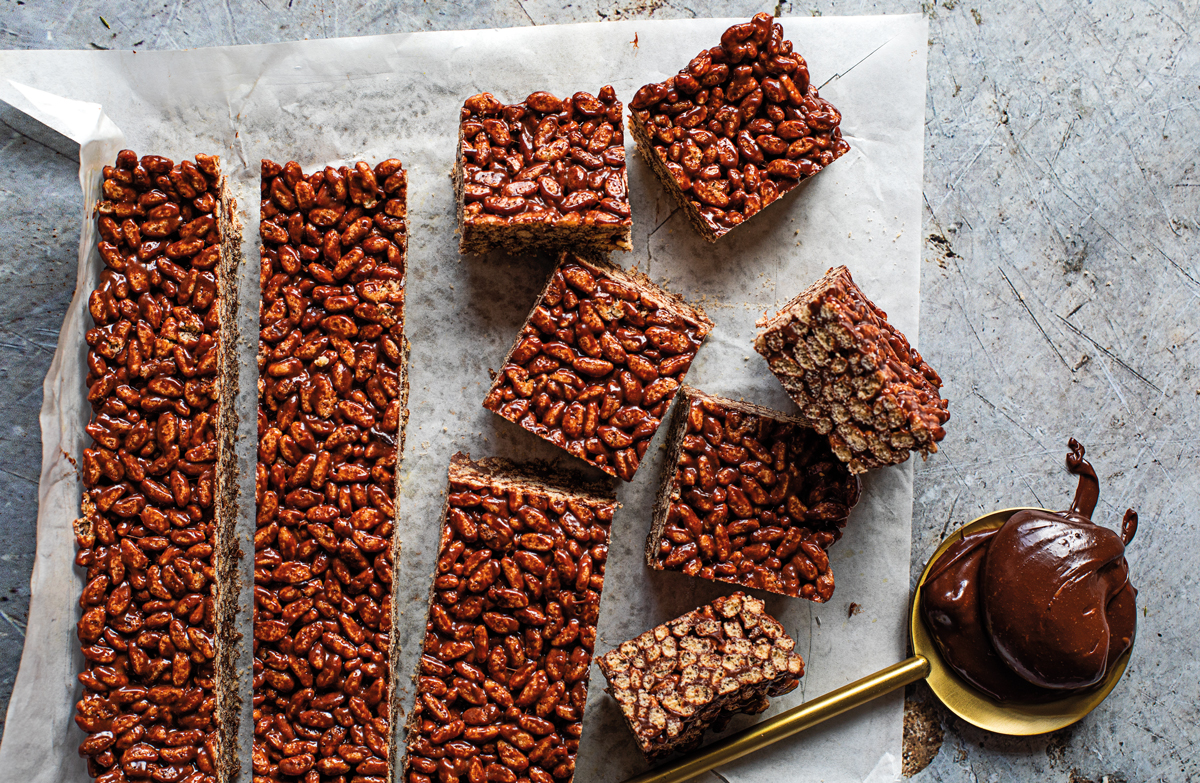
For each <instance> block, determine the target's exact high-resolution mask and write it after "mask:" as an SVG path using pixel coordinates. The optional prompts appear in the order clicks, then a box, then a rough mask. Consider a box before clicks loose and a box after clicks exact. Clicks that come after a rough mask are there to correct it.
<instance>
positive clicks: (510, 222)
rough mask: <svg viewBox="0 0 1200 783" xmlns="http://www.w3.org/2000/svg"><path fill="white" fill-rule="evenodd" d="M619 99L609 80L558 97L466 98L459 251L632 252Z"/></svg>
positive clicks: (458, 185)
mask: <svg viewBox="0 0 1200 783" xmlns="http://www.w3.org/2000/svg"><path fill="white" fill-rule="evenodd" d="M621 111H622V105H621V102H620V101H618V100H617V95H616V93H615V92H614V91H613V88H612V87H604V88H603V89H602V90H600V94H599V95H598V96H594V95H591V94H590V93H586V92H577V93H575V94H574V95H572V96H571V97H570V98H564V99H562V100H559V99H558V98H556V97H554V96H553V95H551V94H550V93H548V92H535V93H533V94H532V95H530V96H529V97H528V98H526V99H525V100H524V101H522V102H521V103H515V104H512V105H511V106H505V105H504V104H503V103H501V102H500V101H499V100H497V99H496V97H495V96H493V95H492V94H491V93H487V92H485V93H480V94H479V95H474V96H472V97H470V98H468V99H467V101H466V103H465V104H463V108H462V115H461V123H460V125H459V133H458V164H457V165H456V166H455V169H454V191H455V195H456V196H457V198H458V222H459V229H460V232H461V240H460V244H459V251H460V252H462V253H487V252H488V251H490V250H494V249H500V250H503V251H505V252H507V253H517V252H520V251H523V250H531V249H555V248H566V247H571V248H573V249H578V250H589V251H594V252H600V253H608V252H611V251H613V250H618V249H620V250H629V249H630V244H629V232H630V227H631V226H632V225H633V221H632V219H631V217H630V211H629V194H628V191H629V180H628V177H627V175H626V172H625V133H624V125H623V122H622V117H621Z"/></svg>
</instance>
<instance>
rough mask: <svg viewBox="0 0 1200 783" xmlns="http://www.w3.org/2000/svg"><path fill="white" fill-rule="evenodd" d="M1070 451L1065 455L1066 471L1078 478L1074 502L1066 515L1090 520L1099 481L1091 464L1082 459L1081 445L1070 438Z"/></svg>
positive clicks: (1096, 499)
mask: <svg viewBox="0 0 1200 783" xmlns="http://www.w3.org/2000/svg"><path fill="white" fill-rule="evenodd" d="M1067 446H1068V447H1069V448H1070V449H1071V451H1070V453H1069V454H1067V470H1069V471H1071V472H1072V473H1074V474H1075V475H1077V476H1079V486H1077V487H1076V488H1075V500H1073V501H1072V502H1071V510H1070V511H1069V512H1067V513H1069V514H1072V515H1075V516H1080V517H1084V518H1087V519H1090V518H1091V516H1092V512H1093V511H1095V510H1096V501H1098V500H1099V499H1100V479H1098V478H1096V471H1095V469H1094V468H1093V467H1092V463H1090V462H1088V461H1087V460H1086V459H1084V458H1083V453H1084V448H1083V445H1082V444H1081V443H1080V442H1079V441H1077V440H1075V439H1074V438H1071V439H1070V440H1069V441H1067Z"/></svg>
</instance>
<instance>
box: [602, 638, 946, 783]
mask: <svg viewBox="0 0 1200 783" xmlns="http://www.w3.org/2000/svg"><path fill="white" fill-rule="evenodd" d="M928 675H929V660H928V659H927V658H926V657H925V656H923V655H915V656H913V657H912V658H909V659H908V660H906V661H901V662H900V663H897V664H893V665H892V666H889V667H887V668H886V669H883V670H882V671H878V672H875V673H874V674H870V675H868V676H866V677H863V678H862V679H861V680H855V681H854V682H852V683H850V684H849V685H843V686H842V687H840V688H838V689H837V690H835V691H830V692H829V693H827V694H825V695H824V696H821V697H818V698H816V699H813V700H812V701H807V702H805V703H804V704H801V705H800V706H798V707H793V708H791V709H790V710H787V711H786V712H781V713H779V714H778V715H776V716H775V717H773V718H769V719H767V720H765V721H763V722H762V723H756V724H755V725H753V726H749V727H747V728H745V729H742V730H741V731H739V732H738V733H736V734H731V735H730V736H728V737H726V738H725V739H723V740H721V741H720V742H714V743H713V744H711V745H707V746H705V747H703V748H700V749H699V750H697V751H695V752H694V753H691V754H689V755H687V756H684V757H683V758H681V759H677V760H676V761H672V762H671V763H670V764H666V765H664V766H661V767H658V768H657V769H652V770H650V771H649V772H643V773H642V774H641V775H638V776H637V777H633V778H630V779H629V780H627V781H625V783H683V781H686V780H689V779H691V778H693V777H695V776H696V775H699V774H700V773H702V772H707V771H708V770H710V769H712V768H714V767H719V766H721V765H722V764H728V763H729V762H731V761H733V760H734V759H739V758H741V757H742V756H745V755H746V754H748V753H753V752H754V751H756V750H758V749H759V748H765V747H766V746H767V745H770V744H772V743H773V742H778V741H779V740H781V739H783V738H785V737H790V736H792V735H793V734H797V733H799V732H801V731H804V730H805V729H807V728H809V727H810V726H815V725H817V724H818V723H820V722H822V721H825V720H829V719H830V718H832V717H834V716H835V715H841V714H842V713H843V712H845V711H846V710H851V709H854V708H855V707H857V706H859V705H860V704H866V703H867V702H869V701H871V700H872V699H875V698H876V697H878V696H882V695H884V694H885V693H891V692H892V691H894V690H896V689H897V688H902V687H904V686H905V685H908V684H909V683H910V682H916V681H917V680H923V679H925V677H926V676H928Z"/></svg>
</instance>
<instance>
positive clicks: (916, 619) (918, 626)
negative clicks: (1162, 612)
mask: <svg viewBox="0 0 1200 783" xmlns="http://www.w3.org/2000/svg"><path fill="white" fill-rule="evenodd" d="M1025 510H1039V511H1044V510H1045V509H1024V508H1006V509H1003V510H1001V511H993V512H992V513H990V514H985V515H984V516H982V517H979V518H978V519H976V520H974V521H973V522H970V523H969V524H966V525H964V526H963V527H961V528H959V529H958V530H956V531H955V532H954V533H953V534H951V535H950V536H948V537H947V538H946V540H945V541H943V542H942V543H941V545H940V546H939V547H938V548H937V551H935V552H934V553H933V556H932V557H930V558H929V562H928V563H926V564H925V570H924V571H922V572H921V578H920V580H918V582H917V589H916V592H915V593H914V594H913V598H912V605H911V608H910V611H909V640H910V642H911V644H912V651H913V655H912V657H911V658H909V659H908V660H905V661H901V662H900V663H897V664H894V665H892V666H889V667H887V668H886V669H883V670H882V671H878V672H876V673H874V674H871V675H868V676H866V677H863V678H862V679H861V680H856V681H855V682H852V683H850V684H849V685H844V686H842V687H841V688H838V689H837V690H835V691H832V692H830V693H827V694H825V695H824V696H820V697H817V698H815V699H812V700H811V701H807V702H805V703H804V704H801V705H800V706H798V707H793V708H792V709H790V710H787V711H786V712H781V713H780V714H778V715H776V716H775V717H773V718H769V719H767V720H765V721H763V722H762V723H757V724H755V725H753V726H750V727H748V728H746V729H743V730H741V731H739V732H737V733H736V734H731V735H730V736H728V737H726V738H725V739H723V740H720V741H719V742H715V743H713V744H712V745H708V746H705V747H703V748H700V749H699V750H697V751H694V752H693V753H690V754H688V755H687V756H684V757H682V758H680V759H677V760H675V761H672V762H671V763H669V764H666V765H664V766H661V767H658V768H656V769H652V770H650V771H649V772H645V773H642V774H641V775H638V776H637V777H634V778H630V779H629V780H628V781H626V783H682V781H686V780H689V779H690V778H692V777H695V776H696V775H699V774H701V773H703V772H707V771H708V770H710V769H713V768H715V767H719V766H721V765H723V764H728V763H729V762H731V761H733V760H735V759H739V758H742V757H743V756H746V755H748V754H750V753H753V752H754V751H756V750H758V749H760V748H764V747H766V746H767V745H771V744H773V743H775V742H778V741H779V740H781V739H784V738H786V737H790V736H792V735H793V734H797V733H799V732H801V731H804V730H805V729H807V728H809V727H811V726H815V725H817V724H818V723H821V722H822V721H826V720H829V719H830V718H832V717H834V716H836V715H841V714H842V713H843V712H846V711H847V710H851V709H854V708H855V707H858V706H860V705H862V704H865V703H867V702H869V701H871V700H873V699H875V698H877V697H879V696H883V695H884V694H886V693H891V692H892V691H894V690H896V689H897V688H902V687H904V686H905V685H908V684H909V683H912V682H917V681H918V680H922V679H924V680H926V681H927V682H928V683H929V688H930V690H932V691H933V692H934V694H935V695H936V696H937V697H938V698H939V699H940V700H941V701H942V703H943V704H945V705H946V708H947V709H948V710H950V711H951V712H953V713H954V714H955V715H957V716H958V717H960V718H962V719H963V720H965V721H966V722H967V723H970V724H972V725H974V726H978V727H979V728H981V729H986V730H988V731H992V732H995V733H997V734H1008V735H1011V736H1029V735H1032V734H1044V733H1046V732H1049V731H1056V730H1058V729H1061V728H1064V727H1066V726H1070V725H1071V724H1072V723H1075V722H1076V721H1078V720H1080V719H1081V718H1083V716H1085V715H1087V714H1088V713H1089V712H1091V711H1092V710H1094V709H1095V708H1096V707H1097V706H1098V705H1099V704H1100V702H1102V701H1104V699H1105V698H1106V697H1107V696H1108V694H1109V693H1111V692H1112V689H1113V688H1115V687H1116V685H1117V681H1119V680H1120V679H1121V675H1123V674H1124V673H1125V667H1126V666H1127V665H1128V664H1129V655H1130V653H1131V652H1132V647H1131V648H1130V649H1129V650H1126V651H1125V654H1124V655H1122V656H1121V657H1120V658H1118V659H1117V661H1116V663H1115V665H1113V666H1112V668H1110V669H1109V671H1108V674H1107V676H1106V677H1105V678H1104V680H1103V681H1102V682H1101V683H1100V684H1099V685H1097V686H1096V687H1094V688H1091V689H1089V690H1087V691H1084V692H1081V693H1073V694H1071V695H1069V696H1064V697H1063V698H1061V699H1055V700H1054V701H1049V702H1041V703H1038V704H1027V703H1019V702H1004V703H1002V702H999V701H996V700H995V699H993V698H991V697H990V696H987V695H986V694H984V693H981V692H980V691H978V690H976V689H975V688H974V687H972V686H971V685H969V684H968V683H966V682H965V681H964V680H963V679H962V678H961V677H959V676H958V675H957V674H955V673H954V671H953V670H952V669H951V668H950V667H949V666H947V665H946V663H945V661H943V660H942V656H941V653H940V652H939V651H938V648H937V645H936V644H935V643H934V641H933V637H932V636H930V634H929V631H928V630H927V629H926V628H925V623H924V622H923V621H922V620H921V615H920V596H921V587H923V586H924V584H925V579H926V578H927V577H928V576H929V570H930V568H932V567H933V564H934V563H936V562H937V560H938V558H939V557H941V556H942V554H943V553H944V552H945V551H946V550H947V549H949V548H950V547H951V546H952V545H953V544H954V543H955V542H957V541H958V540H959V539H961V538H962V537H963V536H966V535H970V534H972V533H981V532H983V531H985V530H992V529H995V528H999V527H1001V526H1002V525H1003V524H1004V523H1005V522H1007V521H1008V518H1009V517H1011V516H1012V515H1013V514H1015V513H1017V512H1018V511H1025Z"/></svg>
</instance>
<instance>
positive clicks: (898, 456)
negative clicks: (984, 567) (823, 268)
mask: <svg viewBox="0 0 1200 783" xmlns="http://www.w3.org/2000/svg"><path fill="white" fill-rule="evenodd" d="M757 326H758V327H759V329H760V331H759V333H758V337H757V338H755V341H754V349H755V350H756V351H758V352H759V353H760V354H762V355H763V356H764V357H765V358H766V360H767V363H768V364H769V365H770V367H771V372H773V373H775V377H776V378H778V379H779V382H780V383H782V384H783V388H784V389H786V390H787V392H788V394H790V395H791V397H792V399H793V400H795V401H796V404H797V405H799V406H800V412H801V414H802V415H803V416H804V418H805V419H807V420H808V423H809V426H811V427H812V428H813V429H815V430H816V431H817V432H819V433H821V434H822V435H827V436H828V437H829V445H830V446H831V447H832V448H833V451H834V453H835V454H837V456H838V459H840V460H842V461H843V462H845V463H846V464H848V465H849V466H850V470H851V471H853V472H854V473H863V472H865V471H866V470H868V469H870V468H876V467H881V466H885V465H895V464H898V463H901V462H904V461H905V460H906V459H908V455H909V452H910V451H920V452H921V453H922V454H923V455H928V454H931V453H933V452H936V451H937V442H938V441H940V440H941V439H942V438H943V437H945V435H946V432H945V430H944V429H942V425H943V424H945V423H946V421H947V420H948V419H949V418H950V414H949V412H948V411H947V410H946V400H944V399H942V398H941V397H940V396H939V394H938V389H940V388H941V385H942V379H941V378H940V377H938V374H937V373H936V372H934V371H933V368H931V367H930V366H929V365H928V364H926V363H925V360H924V359H922V358H921V354H919V353H917V352H916V350H914V349H913V348H912V347H911V346H909V344H908V340H907V339H905V337H904V335H903V334H901V333H900V331H899V330H897V329H896V327H894V326H892V325H891V324H889V323H888V321H887V313H885V312H884V311H883V310H880V309H879V308H878V307H876V306H875V304H874V303H873V302H872V301H871V300H870V299H868V298H867V297H866V294H864V293H863V292H862V290H861V289H859V287H858V286H857V285H855V284H854V280H853V279H852V278H851V277H850V270H848V269H847V268H846V267H844V266H840V267H837V268H836V269H830V270H829V271H828V272H827V273H826V274H825V276H824V277H822V278H821V279H820V280H818V281H816V282H815V283H813V284H812V285H811V286H809V287H808V288H807V289H805V290H804V291H803V292H801V293H800V294H799V295H798V296H797V297H796V298H794V299H792V300H791V301H790V302H788V303H787V304H786V305H784V306H783V309H781V310H780V311H779V312H778V313H777V314H776V315H775V316H774V317H771V318H763V319H761V320H760V321H759V322H758V324H757Z"/></svg>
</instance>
